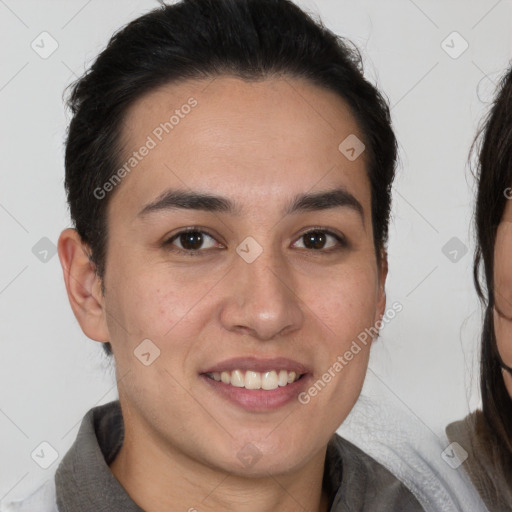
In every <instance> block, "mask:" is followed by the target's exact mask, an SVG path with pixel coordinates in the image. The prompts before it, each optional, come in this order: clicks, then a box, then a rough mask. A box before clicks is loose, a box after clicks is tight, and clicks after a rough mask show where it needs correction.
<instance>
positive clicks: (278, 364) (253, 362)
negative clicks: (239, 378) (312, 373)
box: [201, 357, 309, 374]
mask: <svg viewBox="0 0 512 512" xmlns="http://www.w3.org/2000/svg"><path fill="white" fill-rule="evenodd" d="M233 370H254V371H257V372H265V371H270V370H287V371H289V372H295V373H297V374H303V373H308V372H309V370H308V368H307V367H306V366H304V365H303V364H301V363H299V362H298V361H294V360H293V359H288V358H286V357H273V358H270V359H260V358H258V357H234V358H232V359H227V360H225V361H221V362H220V363H217V364H215V365H214V366H210V367H209V368H208V369H207V370H204V371H203V372H201V373H212V372H223V371H225V372H229V371H233Z"/></svg>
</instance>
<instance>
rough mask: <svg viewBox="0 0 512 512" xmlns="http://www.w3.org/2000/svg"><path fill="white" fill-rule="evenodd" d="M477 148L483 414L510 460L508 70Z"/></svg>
mask: <svg viewBox="0 0 512 512" xmlns="http://www.w3.org/2000/svg"><path fill="white" fill-rule="evenodd" d="M475 150H477V151H478V169H477V173H476V174H477V180H478V191H477V200H476V209H475V225H476V238H477V245H476V250H475V258H474V266H473V279H474V282H475V286H476V290H477V293H478V296H479V298H480V300H481V301H482V303H483V305H484V307H485V315H484V322H483V329H482V348H481V362H480V389H481V393H482V402H483V414H484V418H485V420H486V422H487V424H488V426H489V427H490V430H491V431H492V432H493V433H494V434H495V438H496V441H497V442H498V443H499V445H500V447H501V448H502V449H501V450H500V453H502V454H503V455H504V456H505V457H506V456H507V454H508V456H510V457H512V399H511V398H510V395H509V394H508V391H507V388H506V386H505V382H504V380H503V374H502V371H501V358H500V355H499V353H498V349H497V344H496V335H495V332H494V321H493V307H494V245H495V243H496V232H497V229H498V225H499V224H500V222H501V219H502V217H503V212H504V211H505V206H506V202H507V197H506V191H507V188H508V187H511V186H512V69H510V70H509V71H508V73H507V74H506V75H505V76H504V77H503V78H502V80H501V82H500V85H499V88H498V91H497V94H496V97H495V99H494V102H493V105H492V108H491V109H490V111H489V113H488V115H487V117H486V119H485V122H484V124H483V125H482V128H481V129H480V131H479V134H478V135H477V138H476V139H475V143H474V145H473V151H475ZM482 266H483V276H482V272H481V267H482Z"/></svg>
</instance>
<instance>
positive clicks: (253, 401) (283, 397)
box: [200, 374, 310, 412]
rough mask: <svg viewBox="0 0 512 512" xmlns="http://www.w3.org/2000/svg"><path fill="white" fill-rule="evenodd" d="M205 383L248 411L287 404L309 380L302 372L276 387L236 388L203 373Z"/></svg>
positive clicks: (259, 410) (271, 408)
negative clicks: (290, 380) (283, 384)
mask: <svg viewBox="0 0 512 512" xmlns="http://www.w3.org/2000/svg"><path fill="white" fill-rule="evenodd" d="M200 377H201V379H203V380H204V381H205V382H206V384H207V385H209V386H211V388H212V389H213V390H214V391H215V392H217V393H219V394H220V395H221V396H223V397H224V398H226V399H227V400H229V401H230V402H231V403H234V404H236V405H238V406H240V407H243V408H244V409H246V410H248V411H255V412H264V411H271V410H275V409H279V408H280V407H283V406H284V405H287V404H289V403H290V402H292V401H293V400H294V399H295V400H297V401H298V399H297V396H298V395H299V393H301V392H302V391H303V390H304V389H305V388H306V387H307V384H308V381H309V380H310V374H304V375H303V376H302V377H301V378H300V379H299V380H296V381H295V382H292V383H291V384H287V385H286V386H282V387H281V386H279V387H277V388H276V389H271V390H265V389H246V388H237V387H236V386H232V385H231V384H224V382H222V381H216V380H214V379H211V378H210V377H207V376H206V375H204V374H201V375H200Z"/></svg>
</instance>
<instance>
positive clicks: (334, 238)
mask: <svg viewBox="0 0 512 512" xmlns="http://www.w3.org/2000/svg"><path fill="white" fill-rule="evenodd" d="M299 240H302V241H303V245H304V248H305V249H312V250H315V251H319V250H330V249H335V248H336V246H339V247H346V246H347V244H346V242H345V240H344V239H343V238H342V237H340V236H338V235H336V234H334V233H331V232H330V231H326V230H320V229H314V230H311V231H308V232H307V233H304V234H303V235H302V236H301V237H300V238H299Z"/></svg>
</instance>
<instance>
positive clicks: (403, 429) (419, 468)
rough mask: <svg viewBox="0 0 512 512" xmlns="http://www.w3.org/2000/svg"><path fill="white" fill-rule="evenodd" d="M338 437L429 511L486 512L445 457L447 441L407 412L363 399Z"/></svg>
mask: <svg viewBox="0 0 512 512" xmlns="http://www.w3.org/2000/svg"><path fill="white" fill-rule="evenodd" d="M339 432H340V434H341V435H342V436H343V437H345V438H346V439H348V440H349V441H351V442H352V443H353V444H355V445H356V446H357V447H359V448H360V449H361V450H362V451H363V452H365V453H366V454H368V455H369V456H370V457H372V458H373V459H375V460H376V461H377V462H379V463H380V464H382V465H383V466H384V467H385V468H386V469H388V470H389V471H390V472H391V473H392V474H393V475H394V476H395V477H396V478H397V479H398V480H399V481H401V482H402V483H403V484H404V485H405V486H406V487H407V489H409V490H410V491H411V492H412V494H414V496H415V497H416V498H417V499H418V501H419V502H420V503H421V505H422V506H423V508H424V509H425V510H427V511H432V512H434V511H435V512H438V511H440V510H450V511H460V512H462V511H464V512H465V511H466V510H472V511H474V512H480V511H482V512H485V511H487V509H486V507H485V506H484V503H483V502H482V500H481V498H480V496H479V494H478V492H477V491H476V490H475V488H474V486H473V485H472V483H471V480H470V479H469V477H468V476H467V475H466V473H465V471H464V469H463V468H462V467H459V466H455V465H453V464H452V465H450V464H449V462H450V461H451V459H450V461H447V457H446V455H445V453H446V451H447V450H449V445H450V441H449V440H448V439H447V438H446V437H445V436H443V435H442V434H440V433H439V434H438V433H437V432H434V431H433V430H432V429H431V428H429V426H428V425H427V424H426V423H424V422H423V421H421V420H420V419H419V418H418V417H417V416H416V415H415V414H414V413H413V412H412V411H410V410H409V409H408V408H407V407H404V406H400V404H396V403H395V402H392V401H391V400H389V399H388V398H387V397H384V399H377V400H375V399H370V398H368V397H363V399H362V400H360V401H359V402H358V404H356V407H355V408H354V409H353V411H352V412H351V414H350V416H349V418H347V420H346V421H345V422H344V424H343V425H342V427H341V428H340V429H339Z"/></svg>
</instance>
